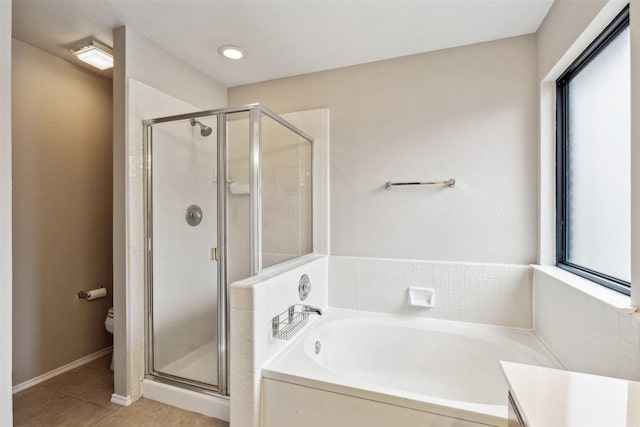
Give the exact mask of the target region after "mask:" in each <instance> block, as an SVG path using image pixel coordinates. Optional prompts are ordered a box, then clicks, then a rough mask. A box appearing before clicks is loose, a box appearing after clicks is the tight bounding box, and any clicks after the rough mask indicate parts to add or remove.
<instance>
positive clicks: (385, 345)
mask: <svg viewBox="0 0 640 427" xmlns="http://www.w3.org/2000/svg"><path fill="white" fill-rule="evenodd" d="M317 342H319V343H320V344H319V346H320V352H319V353H318V354H316V351H315V349H316V343H317ZM500 360H506V361H511V362H519V363H528V364H533V365H539V366H547V367H555V368H561V366H560V364H559V363H558V362H557V360H556V359H555V358H554V357H553V356H552V355H551V354H550V353H549V352H548V351H547V350H546V349H545V347H544V346H543V345H542V344H541V343H540V341H539V340H538V338H537V337H536V335H535V334H534V333H533V332H531V331H528V330H521V329H513V328H503V327H496V326H489V325H479V324H472V323H463V322H451V321H444V320H432V319H422V318H414V317H406V316H393V315H386V314H377V313H367V312H359V311H352V310H343V309H331V310H329V311H328V312H327V313H326V314H325V315H324V316H322V317H321V318H320V319H317V320H316V321H314V322H313V323H312V325H310V326H309V327H308V328H307V329H306V330H305V331H304V332H303V333H302V334H301V335H300V336H299V337H298V338H297V339H296V340H295V342H293V343H292V345H291V346H290V347H289V348H287V349H286V350H285V351H284V352H283V353H281V354H280V355H278V356H276V358H275V359H273V360H272V361H271V362H270V363H268V364H267V365H266V366H265V368H264V369H263V377H265V378H268V379H272V380H278V381H283V382H286V383H290V384H296V385H299V386H304V387H311V388H314V389H317V390H324V391H328V392H332V393H339V394H342V395H348V396H352V397H358V398H362V399H367V400H374V401H376V402H381V403H385V404H390V405H394V406H401V407H405V408H408V409H414V410H419V411H426V412H430V413H434V414H440V415H444V416H448V417H456V418H461V419H463V420H469V421H472V422H478V423H485V424H489V425H504V424H505V422H506V417H507V407H506V402H507V385H506V382H505V381H504V379H503V377H502V374H501V371H500V365H499V361H500Z"/></svg>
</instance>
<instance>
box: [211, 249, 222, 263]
mask: <svg viewBox="0 0 640 427" xmlns="http://www.w3.org/2000/svg"><path fill="white" fill-rule="evenodd" d="M219 260H220V254H219V253H218V248H211V261H216V262H217V261H219Z"/></svg>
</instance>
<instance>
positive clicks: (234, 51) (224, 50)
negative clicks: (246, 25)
mask: <svg viewBox="0 0 640 427" xmlns="http://www.w3.org/2000/svg"><path fill="white" fill-rule="evenodd" d="M218 52H220V55H222V56H224V57H225V58H228V59H234V60H237V59H242V58H244V57H245V56H247V52H245V51H244V49H241V48H239V47H238V46H232V45H226V46H220V49H218Z"/></svg>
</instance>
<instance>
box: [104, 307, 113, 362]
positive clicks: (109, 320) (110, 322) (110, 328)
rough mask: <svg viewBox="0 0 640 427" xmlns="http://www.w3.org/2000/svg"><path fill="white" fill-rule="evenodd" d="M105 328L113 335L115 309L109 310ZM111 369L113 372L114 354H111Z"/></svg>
mask: <svg viewBox="0 0 640 427" xmlns="http://www.w3.org/2000/svg"><path fill="white" fill-rule="evenodd" d="M104 328H105V329H106V330H107V331H109V333H110V334H113V307H111V308H110V309H109V314H107V318H106V319H104ZM109 369H111V370H112V371H113V353H111V366H109Z"/></svg>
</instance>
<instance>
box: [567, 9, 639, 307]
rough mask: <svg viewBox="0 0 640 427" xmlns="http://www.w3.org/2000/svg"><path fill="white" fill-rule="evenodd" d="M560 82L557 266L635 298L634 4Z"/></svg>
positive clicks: (570, 68)
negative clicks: (632, 158)
mask: <svg viewBox="0 0 640 427" xmlns="http://www.w3.org/2000/svg"><path fill="white" fill-rule="evenodd" d="M556 85H557V177H556V178H557V220H556V226H557V237H556V239H557V243H556V244H557V248H556V253H557V264H558V266H559V267H561V268H564V269H566V270H569V271H571V272H573V273H575V274H578V275H581V276H583V277H586V278H587V279H590V280H592V281H594V282H597V283H600V284H601V285H604V286H607V287H609V288H612V289H614V290H616V291H619V292H622V293H624V294H627V295H629V293H630V280H631V172H630V169H631V161H630V152H631V136H630V132H631V98H630V87H631V86H630V41H629V10H628V6H627V8H625V9H624V10H623V11H622V12H621V13H620V14H619V15H618V16H617V17H616V19H614V21H613V22H612V23H611V24H610V25H609V26H608V27H607V28H606V29H605V30H604V31H603V32H602V33H601V34H600V35H599V36H598V38H597V39H596V40H595V41H594V42H593V43H592V44H591V45H590V46H589V47H588V48H587V49H586V50H585V51H584V52H583V53H582V54H581V55H580V56H579V57H578V59H576V61H575V62H574V63H573V64H571V66H570V67H569V68H568V69H567V70H566V71H565V72H564V74H563V75H562V76H560V78H559V79H558V80H557V82H556Z"/></svg>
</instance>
